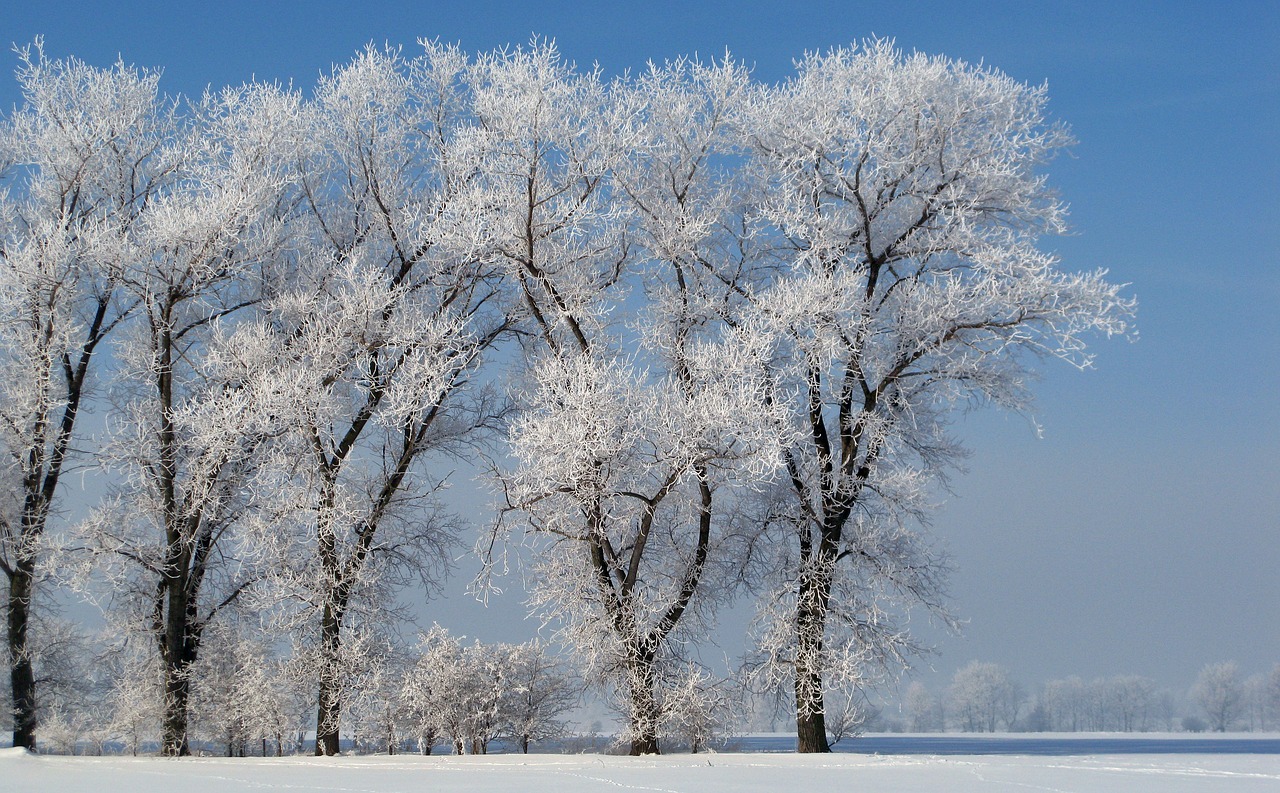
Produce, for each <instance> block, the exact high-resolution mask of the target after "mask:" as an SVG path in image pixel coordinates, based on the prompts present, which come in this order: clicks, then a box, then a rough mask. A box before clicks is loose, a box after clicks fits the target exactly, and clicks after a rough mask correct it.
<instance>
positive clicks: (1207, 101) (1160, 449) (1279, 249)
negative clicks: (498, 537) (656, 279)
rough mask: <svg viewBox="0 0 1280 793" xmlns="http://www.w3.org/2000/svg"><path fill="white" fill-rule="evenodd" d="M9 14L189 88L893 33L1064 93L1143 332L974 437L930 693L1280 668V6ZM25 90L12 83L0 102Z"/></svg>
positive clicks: (453, 609) (57, 48)
mask: <svg viewBox="0 0 1280 793" xmlns="http://www.w3.org/2000/svg"><path fill="white" fill-rule="evenodd" d="M9 5H10V7H9V8H7V9H6V10H4V11H3V12H0V41H4V42H6V43H8V42H16V43H23V42H28V41H30V40H31V39H32V38H33V37H35V36H36V35H37V34H43V35H44V36H45V37H46V49H47V51H48V52H49V54H50V55H52V56H54V57H61V56H64V55H75V56H77V57H80V58H82V59H85V60H87V61H89V62H91V63H94V64H97V65H103V66H105V65H108V64H110V63H111V62H113V61H114V60H115V59H116V57H117V56H120V57H122V58H123V59H124V60H125V61H126V62H129V63H134V64H136V65H139V66H151V67H162V68H163V69H164V75H165V76H164V80H163V82H162V86H163V88H164V90H166V91H168V92H171V93H186V94H192V93H199V92H200V91H201V90H202V89H203V88H204V87H205V86H206V85H210V84H211V85H213V86H214V87H217V86H221V85H225V84H229V83H238V82H243V81H246V80H249V79H252V78H254V77H257V78H258V79H265V80H278V81H282V82H288V81H292V82H293V83H294V84H295V85H298V86H300V87H303V88H309V87H310V86H311V85H313V84H314V81H315V77H316V75H317V74H319V73H320V72H322V71H327V70H328V68H329V67H330V65H331V64H333V63H341V62H344V61H346V60H348V59H349V58H350V57H351V55H352V54H353V53H354V52H355V51H356V50H357V49H358V48H360V47H362V46H363V45H364V44H366V43H368V42H370V41H372V42H376V43H378V44H382V43H384V42H388V43H391V44H397V45H404V46H405V48H406V49H407V50H410V51H411V50H412V49H413V48H414V46H415V44H414V42H415V41H416V39H418V38H419V37H425V38H440V39H442V40H445V41H456V42H458V43H460V44H461V45H462V47H463V48H464V49H466V50H468V51H472V52H474V51H477V50H483V49H489V48H492V47H496V46H501V45H503V44H508V43H512V44H516V43H522V42H525V41H527V40H528V38H529V36H530V35H531V34H533V33H537V34H538V35H542V36H548V37H552V38H555V39H556V40H557V42H558V43H559V45H560V48H561V50H562V51H563V52H564V53H565V54H566V55H567V56H568V57H569V58H571V59H573V60H576V61H577V62H578V63H579V64H591V63H593V62H596V63H599V65H600V66H601V68H602V69H603V70H604V71H605V73H607V74H615V73H620V72H622V71H624V70H627V69H631V70H636V69H639V68H642V67H643V65H644V63H645V62H646V61H647V60H650V59H654V60H662V59H665V58H670V57H673V56H677V55H681V54H689V53H694V52H697V53H700V54H702V55H703V56H718V55H720V54H722V53H723V52H724V51H725V49H726V48H728V49H729V50H730V51H731V52H732V53H733V54H734V56H735V57H737V58H739V59H741V60H744V61H746V62H747V63H751V64H754V65H755V73H756V75H757V77H758V78H760V79H762V80H767V81H773V80H778V79H781V78H783V77H785V76H786V74H787V73H788V72H789V70H790V67H791V61H792V59H793V58H795V57H797V56H799V55H801V54H802V53H803V52H804V51H805V50H806V49H825V48H827V47H830V46H833V45H840V44H848V43H850V42H853V41H855V40H858V39H860V38H863V37H866V36H870V35H873V34H874V35H878V36H888V37H893V38H895V39H896V40H897V42H898V44H899V45H900V46H901V47H903V48H904V49H908V50H910V49H917V50H921V51H925V52H930V53H943V54H946V55H949V56H952V57H958V58H963V59H966V60H970V61H979V60H980V61H984V62H985V63H987V64H989V65H992V66H995V67H997V68H1000V69H1002V70H1004V71H1006V72H1008V73H1009V74H1011V75H1012V76H1014V77H1016V78H1018V79H1019V80H1023V81H1027V82H1034V83H1039V82H1042V81H1047V82H1048V84H1049V91H1050V97H1051V104H1050V107H1051V110H1052V112H1053V114H1054V115H1055V116H1056V117H1057V118H1059V119H1062V120H1064V121H1066V122H1067V123H1068V124H1070V126H1071V127H1072V129H1073V130H1074V132H1075V134H1076V136H1077V137H1078V138H1079V140H1080V143H1079V145H1078V146H1077V147H1075V149H1074V150H1073V152H1072V154H1071V156H1070V157H1066V158H1062V159H1060V160H1059V161H1057V162H1056V163H1054V164H1053V166H1052V168H1051V174H1052V179H1053V182H1054V183H1055V184H1056V185H1057V186H1058V188H1059V189H1060V190H1061V192H1062V193H1063V195H1064V196H1065V197H1066V199H1067V200H1068V201H1069V202H1070V203H1071V205H1072V208H1073V209H1072V219H1073V225H1074V229H1075V232H1074V234H1073V235H1072V236H1070V237H1066V238H1061V239H1054V240H1048V241H1046V243H1045V244H1046V246H1047V247H1049V248H1051V249H1053V250H1056V251H1057V252H1058V253H1060V254H1061V255H1062V257H1063V259H1064V260H1065V262H1066V266H1068V267H1070V268H1074V269H1088V268H1095V267H1106V268H1109V269H1110V271H1111V273H1112V277H1113V278H1114V279H1116V280H1118V281H1121V282H1128V283H1131V284H1132V285H1133V286H1132V288H1131V289H1132V293H1133V294H1136V295H1137V296H1138V298H1139V300H1140V313H1139V327H1140V331H1141V340H1140V341H1138V342H1136V343H1129V342H1127V341H1114V340H1113V341H1112V342H1110V343H1100V344H1099V345H1098V346H1097V348H1096V349H1097V352H1098V362H1097V368H1096V370H1095V371H1092V372H1086V373H1080V372H1076V371H1073V370H1066V369H1065V368H1064V367H1062V366H1054V365H1052V364H1047V365H1046V376H1045V379H1044V381H1043V383H1041V386H1040V388H1039V393H1040V395H1041V401H1040V406H1039V410H1038V411H1037V419H1038V420H1039V421H1040V423H1041V424H1042V425H1043V427H1044V437H1043V438H1039V439H1037V438H1036V436H1035V433H1034V432H1033V430H1032V429H1031V427H1030V426H1029V425H1028V423H1027V421H1025V420H1024V419H1022V418H1020V417H1005V416H1000V415H993V414H980V415H974V416H971V417H969V418H966V419H965V420H964V422H963V423H962V424H961V425H960V427H959V431H960V434H961V435H962V437H964V438H965V439H966V440H967V441H968V442H969V443H970V445H971V446H972V448H973V449H974V456H973V458H972V459H971V460H970V466H969V473H968V474H966V475H963V476H960V477H958V478H957V479H956V480H955V482H954V488H955V495H954V497H953V498H951V499H950V501H949V503H948V505H947V507H946V508H945V509H944V510H943V511H942V513H941V514H940V515H939V516H938V520H937V522H936V531H937V533H938V535H939V536H940V537H941V538H942V539H943V540H944V541H945V542H947V543H948V545H949V546H950V547H951V549H952V551H953V553H954V555H955V558H956V561H957V563H958V565H959V569H958V571H957V573H956V575H955V577H954V593H955V596H956V603H957V607H958V609H959V610H960V612H961V613H962V614H963V615H964V616H966V617H967V618H968V619H969V621H970V623H969V627H968V629H967V631H966V634H967V635H966V638H963V639H948V640H946V641H945V643H944V644H943V645H942V647H941V655H940V656H939V657H938V658H937V659H936V660H935V662H934V663H935V666H936V668H937V673H936V675H926V677H925V679H926V680H927V681H928V682H930V683H931V684H932V685H940V684H941V683H942V682H943V681H942V679H941V678H945V677H946V676H949V674H950V673H951V671H953V670H954V669H955V668H956V667H957V666H959V665H962V664H964V663H965V662H967V661H968V660H970V659H973V658H980V659H983V660H993V661H998V662H1001V663H1004V664H1007V665H1009V666H1010V667H1012V668H1013V669H1014V671H1015V673H1016V674H1017V675H1018V676H1019V677H1020V678H1021V679H1022V680H1023V681H1024V682H1025V683H1027V684H1028V685H1035V684H1037V683H1038V682H1040V681H1041V680H1043V679H1045V678H1048V677H1052V676H1059V675H1066V674H1072V673H1077V674H1081V675H1083V676H1086V677H1088V676H1093V675H1102V674H1113V673H1122V672H1132V673H1141V674H1149V675H1152V676H1154V677H1157V678H1158V679H1159V680H1161V681H1162V682H1164V683H1167V684H1169V685H1176V686H1181V685H1184V684H1186V683H1188V682H1190V680H1191V679H1192V677H1193V676H1194V674H1195V672H1196V670H1197V669H1198V668H1199V667H1200V666H1201V665H1202V664H1204V663H1206V662H1209V661H1215V660H1220V659H1230V658H1234V659H1236V660H1238V661H1240V662H1241V664H1242V666H1243V667H1244V668H1245V670H1246V671H1247V672H1255V671H1265V670H1266V669H1269V668H1270V666H1271V665H1272V664H1273V663H1275V662H1278V661H1280V464H1278V463H1277V458H1278V456H1280V375H1278V374H1277V372H1278V370H1280V320H1278V319H1277V317H1278V316H1280V273H1278V272H1277V265H1280V242H1278V240H1280V198H1277V195H1278V193H1277V188H1278V187H1280V154H1278V153H1277V143H1278V142H1280V3H1276V2H1274V0H1272V1H1271V2H1265V1H1264V2H1220V3H1207V2H1206V3H1192V2H1184V3H1178V2H1166V3H1122V2H1093V1H1092V0H1089V1H1081V0H1078V1H1077V2H1073V3H1038V2H1030V1H1029V0H1022V2H1004V1H1003V0H1000V1H995V0H988V1H987V2H946V3H908V2H896V3H888V2H876V3H863V2H802V1H801V2H776V1H775V2H757V1H756V0H737V2H696V0H688V1H687V2H665V1H654V2H646V3H630V4H627V3H587V2H537V1H536V0H529V1H527V2H511V3H504V2H492V1H490V0H473V1H472V2H466V3H453V2H449V3H445V2H367V3H360V4H357V3H350V2H329V1H328V0H326V1H324V2H317V1H315V0H312V2H298V3H293V2H265V1H260V2H238V1H237V2H222V3H209V4H200V5H194V4H186V3H180V2H110V3H105V2H44V3H42V2H28V3H24V4H22V5H23V6H24V7H21V8H17V7H14V6H17V5H18V4H17V3H10V4H9ZM11 62H15V61H11ZM17 101H18V92H17V88H16V85H15V84H14V82H13V81H12V80H8V81H0V107H2V108H5V109H6V110H7V109H8V108H10V107H12V106H13V104H14V103H15V102H17ZM503 600H504V601H505V603H503V604H502V606H501V608H500V610H498V611H495V610H493V609H491V610H490V611H489V612H483V611H480V610H479V609H478V607H476V606H473V605H470V604H467V603H465V602H464V598H463V596H462V595H460V594H454V595H451V596H450V597H448V598H447V600H445V601H443V602H441V601H437V602H436V603H434V604H433V605H432V606H431V607H430V608H431V610H432V612H431V613H432V614H433V618H438V619H439V621H440V622H442V623H444V624H447V625H457V626H458V628H457V629H458V630H461V631H465V632H469V633H471V634H473V635H479V636H480V637H481V638H486V639H491V638H520V637H521V636H522V635H523V634H527V633H528V632H529V631H530V630H531V624H530V623H521V622H520V621H519V619H518V616H519V615H518V613H517V612H518V609H519V604H518V602H517V599H516V597H515V596H514V595H508V596H507V597H505V598H504V599H503ZM500 602H501V601H500ZM459 622H461V623H462V624H459ZM726 646H727V649H729V650H730V651H736V648H735V647H732V639H728V640H726Z"/></svg>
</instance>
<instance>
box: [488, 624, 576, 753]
mask: <svg viewBox="0 0 1280 793" xmlns="http://www.w3.org/2000/svg"><path fill="white" fill-rule="evenodd" d="M505 650H506V660H505V665H506V667H507V675H506V679H507V687H506V690H505V692H504V694H503V698H504V702H503V705H502V711H503V713H504V714H505V716H504V718H505V721H506V722H507V725H508V726H507V728H506V729H507V730H509V732H510V734H511V737H512V739H513V740H514V741H515V743H516V746H517V747H518V748H519V749H520V751H521V752H522V753H524V754H528V753H529V744H531V743H533V742H534V741H547V740H552V739H555V738H560V737H562V736H564V734H565V731H566V729H567V728H566V724H565V722H564V719H563V717H564V715H565V714H566V713H569V712H570V711H571V710H573V709H574V708H575V707H577V705H578V702H579V699H580V684H579V683H578V681H577V680H576V679H575V677H574V676H573V675H572V674H570V672H569V671H568V669H567V666H566V663H565V662H564V661H563V660H561V659H560V658H559V657H558V656H556V655H555V654H553V653H552V652H551V650H550V648H548V647H547V645H546V643H545V642H543V641H542V640H540V639H531V640H530V641H527V642H525V643H524V644H517V645H511V646H507V647H506V648H505Z"/></svg>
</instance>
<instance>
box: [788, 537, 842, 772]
mask: <svg viewBox="0 0 1280 793" xmlns="http://www.w3.org/2000/svg"><path fill="white" fill-rule="evenodd" d="M826 545H827V543H826V542H823V543H821V544H820V546H819V551H818V554H819V558H818V561H817V562H816V563H811V564H807V565H805V568H804V569H802V570H801V574H800V584H799V591H798V592H797V597H796V670H795V672H796V680H795V695H796V751H797V752H800V753H801V754H807V753H814V752H830V751H831V744H829V743H828V742H827V722H826V716H825V710H824V702H823V684H822V669H821V658H822V642H823V636H824V634H825V633H826V619H827V604H828V603H829V601H830V592H831V571H832V568H833V566H834V561H832V562H830V563H828V562H827V560H826V559H825V558H824V557H825V555H824V553H823V552H824V551H825V550H826ZM833 558H834V556H833Z"/></svg>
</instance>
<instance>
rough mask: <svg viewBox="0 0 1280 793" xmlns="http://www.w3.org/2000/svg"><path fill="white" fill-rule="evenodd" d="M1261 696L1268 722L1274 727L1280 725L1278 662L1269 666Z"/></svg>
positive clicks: (1279, 666)
mask: <svg viewBox="0 0 1280 793" xmlns="http://www.w3.org/2000/svg"><path fill="white" fill-rule="evenodd" d="M1263 698H1264V701H1265V703H1266V713H1267V719H1268V724H1269V726H1271V727H1272V728H1273V729H1274V728H1275V727H1277V726H1280V663H1278V664H1276V665H1275V666H1273V667H1271V671H1270V672H1269V673H1268V674H1267V685H1266V689H1265V691H1264V693H1263Z"/></svg>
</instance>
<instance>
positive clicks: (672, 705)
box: [661, 663, 742, 754]
mask: <svg viewBox="0 0 1280 793" xmlns="http://www.w3.org/2000/svg"><path fill="white" fill-rule="evenodd" d="M677 674H678V678H677V680H675V681H674V682H672V683H669V684H668V685H667V686H665V689H666V690H665V692H664V694H663V702H662V726H661V733H662V735H664V736H667V737H670V738H674V739H675V740H677V741H680V742H681V743H683V744H685V745H686V746H688V747H689V751H690V752H691V753H693V754H697V753H698V752H700V751H701V750H703V749H705V748H706V747H707V746H708V745H709V744H710V743H711V742H712V741H714V740H716V739H722V738H725V737H727V736H728V735H730V734H732V731H733V730H734V728H735V726H736V725H737V723H738V722H740V720H741V717H742V716H741V702H742V699H741V696H740V695H739V693H738V692H736V691H735V690H734V689H733V684H732V681H730V680H726V679H723V678H716V677H714V676H712V675H711V674H710V673H709V672H707V670H705V669H703V668H702V667H701V666H698V665H697V664H693V663H689V664H686V665H685V666H684V667H683V668H682V669H680V670H679V672H678V673H677Z"/></svg>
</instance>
